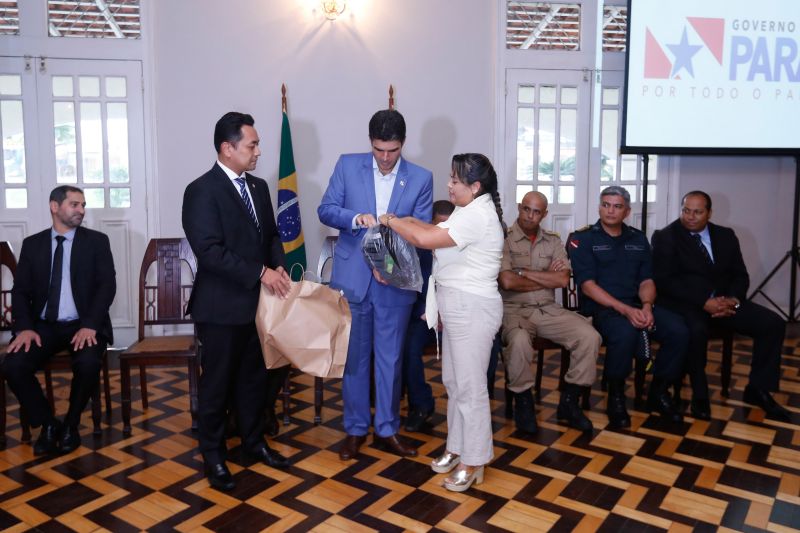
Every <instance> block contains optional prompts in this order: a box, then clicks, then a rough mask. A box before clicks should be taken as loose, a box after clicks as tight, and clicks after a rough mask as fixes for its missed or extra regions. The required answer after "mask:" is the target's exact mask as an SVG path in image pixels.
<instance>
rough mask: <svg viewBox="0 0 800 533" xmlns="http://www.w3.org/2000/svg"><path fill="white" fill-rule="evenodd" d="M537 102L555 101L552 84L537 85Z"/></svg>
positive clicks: (551, 102)
mask: <svg viewBox="0 0 800 533" xmlns="http://www.w3.org/2000/svg"><path fill="white" fill-rule="evenodd" d="M539 103H542V104H555V103H556V88H555V87H553V86H552V85H542V86H541V87H539Z"/></svg>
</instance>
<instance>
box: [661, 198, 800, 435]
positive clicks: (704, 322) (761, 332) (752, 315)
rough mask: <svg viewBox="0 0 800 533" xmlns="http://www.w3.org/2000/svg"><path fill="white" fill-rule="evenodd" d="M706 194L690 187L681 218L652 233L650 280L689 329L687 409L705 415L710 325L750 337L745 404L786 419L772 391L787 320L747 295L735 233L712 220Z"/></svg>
mask: <svg viewBox="0 0 800 533" xmlns="http://www.w3.org/2000/svg"><path fill="white" fill-rule="evenodd" d="M710 218H711V197H710V196H708V194H706V193H704V192H702V191H692V192H689V193H687V194H686V195H685V196H684V197H683V201H682V209H681V216H680V218H679V219H678V220H675V221H674V222H672V223H671V224H670V225H669V226H667V227H666V228H664V229H661V230H659V231H656V232H655V233H654V234H653V259H654V261H653V263H654V264H653V277H654V279H655V282H656V286H657V287H658V295H659V303H661V304H662V305H664V306H665V307H667V308H669V309H672V310H674V311H677V312H678V313H680V314H682V315H683V317H684V318H685V320H686V325H687V326H688V327H689V347H688V350H687V359H686V372H687V373H688V374H689V378H690V380H691V383H692V403H691V412H692V416H694V417H695V418H701V419H705V420H708V419H709V418H710V417H711V408H710V403H709V395H708V382H707V381H706V372H705V369H706V349H707V343H708V329H709V326H710V325H711V324H712V322H717V321H718V322H720V323H723V324H728V325H729V326H731V327H732V328H733V329H734V331H736V333H741V334H744V335H747V336H750V337H753V361H752V363H751V365H750V383H749V384H748V385H747V386H746V387H745V389H744V401H745V402H747V403H749V404H753V405H757V406H759V407H761V408H762V409H764V411H766V412H767V416H768V417H770V418H775V419H778V420H788V419H789V412H788V411H787V410H786V409H784V408H783V407H781V406H780V405H778V404H777V403H776V402H775V400H774V399H773V398H772V395H771V394H770V392H774V391H777V390H778V382H779V378H780V364H781V348H782V346H783V337H784V333H785V323H784V321H783V320H782V319H781V318H780V317H779V316H778V315H776V314H775V313H773V312H772V311H770V310H768V309H766V308H764V307H762V306H760V305H757V304H754V303H752V302H748V301H747V300H746V299H745V296H746V294H747V288H748V286H749V283H750V278H749V276H748V275H747V268H746V267H745V265H744V260H743V259H742V251H741V249H740V248H739V240H738V239H737V238H736V234H734V232H733V230H732V229H730V228H725V227H722V226H717V225H716V224H712V223H711V222H709V219H710Z"/></svg>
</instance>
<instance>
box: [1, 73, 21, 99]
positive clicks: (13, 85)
mask: <svg viewBox="0 0 800 533" xmlns="http://www.w3.org/2000/svg"><path fill="white" fill-rule="evenodd" d="M0 94H2V95H4V96H19V95H21V94H22V77H20V76H15V75H3V76H0Z"/></svg>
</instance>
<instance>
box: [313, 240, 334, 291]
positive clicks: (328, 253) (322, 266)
mask: <svg viewBox="0 0 800 533" xmlns="http://www.w3.org/2000/svg"><path fill="white" fill-rule="evenodd" d="M338 239H339V237H337V236H335V235H333V236H328V237H325V241H324V242H323V243H322V249H321V250H320V252H319V261H317V278H318V279H319V281H320V283H325V284H328V283H330V275H328V276H327V280H326V279H325V278H324V277H323V275H324V274H326V273H328V274H329V273H330V267H329V266H328V262H330V263H331V266H332V265H333V252H334V250H335V249H336V241H337V240H338ZM326 268H327V270H326Z"/></svg>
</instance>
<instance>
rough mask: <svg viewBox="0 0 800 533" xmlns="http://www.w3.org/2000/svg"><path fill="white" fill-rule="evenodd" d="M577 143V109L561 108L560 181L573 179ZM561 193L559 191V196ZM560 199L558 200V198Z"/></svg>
mask: <svg viewBox="0 0 800 533" xmlns="http://www.w3.org/2000/svg"><path fill="white" fill-rule="evenodd" d="M577 143H578V110H577V109H563V108H562V109H561V141H560V142H559V145H558V147H559V158H560V161H559V167H558V174H559V179H560V180H561V181H575V154H576V148H577ZM560 196H561V193H560V192H559V197H560ZM559 201H560V200H559Z"/></svg>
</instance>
